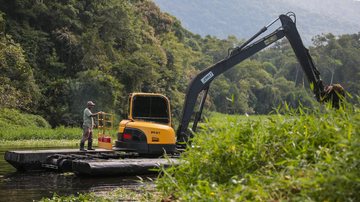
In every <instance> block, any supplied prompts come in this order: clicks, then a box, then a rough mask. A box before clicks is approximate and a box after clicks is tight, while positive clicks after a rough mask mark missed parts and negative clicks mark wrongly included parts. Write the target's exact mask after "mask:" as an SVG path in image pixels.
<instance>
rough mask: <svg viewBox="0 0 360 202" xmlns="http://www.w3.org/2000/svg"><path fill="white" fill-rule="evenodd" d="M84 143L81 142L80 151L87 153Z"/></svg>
mask: <svg viewBox="0 0 360 202" xmlns="http://www.w3.org/2000/svg"><path fill="white" fill-rule="evenodd" d="M84 145H85V144H84V143H83V142H80V151H86V149H84Z"/></svg>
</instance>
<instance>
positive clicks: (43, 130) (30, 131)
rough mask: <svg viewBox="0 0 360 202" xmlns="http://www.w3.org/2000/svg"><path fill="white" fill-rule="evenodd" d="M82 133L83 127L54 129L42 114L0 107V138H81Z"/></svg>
mask: <svg viewBox="0 0 360 202" xmlns="http://www.w3.org/2000/svg"><path fill="white" fill-rule="evenodd" d="M81 134H82V130H81V128H65V127H58V128H55V129H52V128H51V127H50V125H49V123H48V122H47V121H46V120H45V119H44V118H42V117H41V116H38V115H32V114H26V113H22V112H20V111H18V110H14V109H0V140H30V139H34V140H38V139H79V138H80V137H81Z"/></svg>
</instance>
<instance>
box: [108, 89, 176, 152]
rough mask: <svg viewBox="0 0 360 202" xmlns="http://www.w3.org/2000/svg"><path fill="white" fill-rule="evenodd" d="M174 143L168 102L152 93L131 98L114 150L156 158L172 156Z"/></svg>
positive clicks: (163, 97) (161, 96)
mask: <svg viewBox="0 0 360 202" xmlns="http://www.w3.org/2000/svg"><path fill="white" fill-rule="evenodd" d="M175 142H176V138H175V131H174V129H173V128H172V127H171V111H170V101H169V99H168V98H167V97H166V96H164V95H162V94H155V93H132V94H130V96H129V115H128V118H127V119H125V120H122V121H121V122H120V124H119V130H118V140H117V141H115V148H114V150H118V151H133V152H136V153H138V154H140V155H155V156H158V155H162V154H163V153H164V152H166V153H174V151H175Z"/></svg>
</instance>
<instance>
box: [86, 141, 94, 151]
mask: <svg viewBox="0 0 360 202" xmlns="http://www.w3.org/2000/svg"><path fill="white" fill-rule="evenodd" d="M87 150H95V149H93V148H92V141H89V142H88V148H87Z"/></svg>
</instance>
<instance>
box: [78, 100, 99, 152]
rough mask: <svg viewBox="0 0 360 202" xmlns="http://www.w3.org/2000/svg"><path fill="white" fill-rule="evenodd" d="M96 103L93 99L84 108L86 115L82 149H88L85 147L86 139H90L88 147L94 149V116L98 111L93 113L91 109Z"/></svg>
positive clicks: (81, 143)
mask: <svg viewBox="0 0 360 202" xmlns="http://www.w3.org/2000/svg"><path fill="white" fill-rule="evenodd" d="M94 106H95V103H93V102H92V101H88V102H87V107H86V108H85V109H84V115H83V135H82V138H81V141H80V151H86V149H84V146H85V141H86V140H87V141H88V148H87V150H94V149H93V148H92V142H93V138H92V132H93V128H94V126H95V124H94V118H93V117H95V116H97V115H98V113H94V114H93V113H92V112H91V109H92V108H94Z"/></svg>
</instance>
